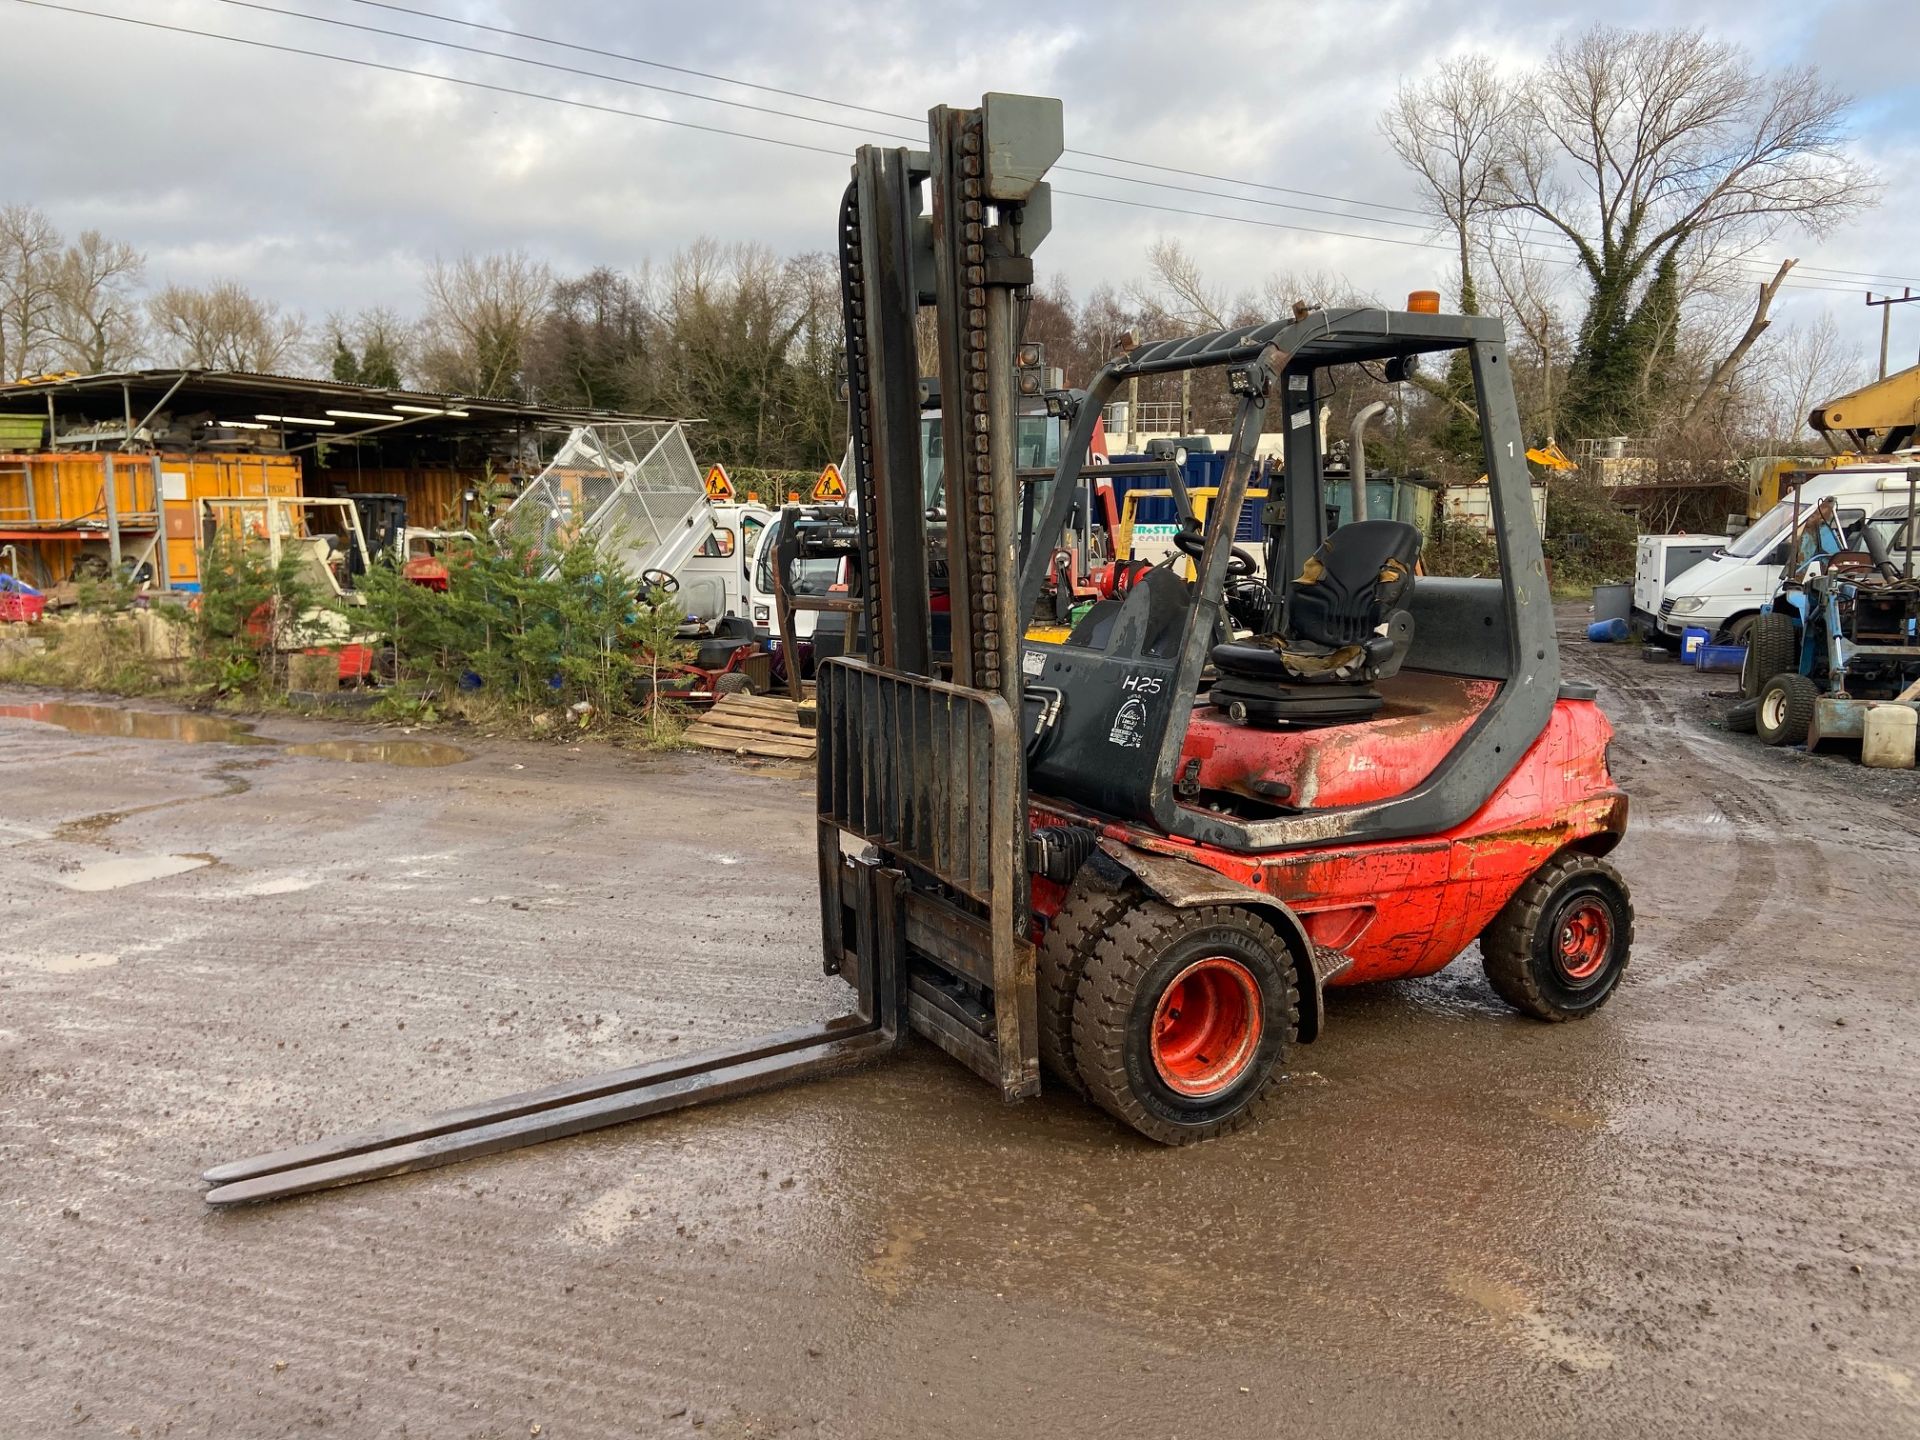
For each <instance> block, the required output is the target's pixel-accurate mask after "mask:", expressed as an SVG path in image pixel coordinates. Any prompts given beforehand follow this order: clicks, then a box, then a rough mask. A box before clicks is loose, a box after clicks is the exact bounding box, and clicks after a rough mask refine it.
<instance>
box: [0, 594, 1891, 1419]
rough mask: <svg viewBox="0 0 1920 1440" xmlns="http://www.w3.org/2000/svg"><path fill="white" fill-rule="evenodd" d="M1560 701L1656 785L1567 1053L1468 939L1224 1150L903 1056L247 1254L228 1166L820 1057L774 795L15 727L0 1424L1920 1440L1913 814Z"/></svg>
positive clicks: (527, 1158)
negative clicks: (757, 1048) (584, 1089)
mask: <svg viewBox="0 0 1920 1440" xmlns="http://www.w3.org/2000/svg"><path fill="white" fill-rule="evenodd" d="M1580 619H1581V617H1580V616H1578V615H1576V614H1575V613H1573V612H1572V611H1568V612H1567V614H1565V615H1564V616H1563V625H1564V626H1565V627H1566V629H1567V633H1568V634H1569V636H1571V634H1572V633H1573V628H1572V627H1574V626H1575V625H1577V624H1578V622H1579V620H1580ZM1566 663H1567V668H1568V670H1569V671H1570V672H1571V673H1573V674H1576V675H1587V676H1589V677H1592V678H1594V679H1597V680H1598V681H1599V683H1600V685H1601V687H1602V702H1603V704H1604V705H1605V707H1606V709H1607V711H1608V713H1609V714H1610V715H1611V716H1612V717H1613V720H1614V723H1615V724H1616V726H1618V727H1619V739H1618V742H1617V745H1616V749H1615V758H1616V764H1617V767H1618V769H1619V772H1620V774H1621V776H1622V778H1623V780H1624V781H1625V783H1626V785H1627V787H1628V789H1629V790H1630V792H1631V793H1632V795H1633V798H1634V815H1633V825H1632V831H1631V834H1630V836H1629V838H1628V840H1627V842H1626V844H1625V845H1624V846H1623V847H1622V849H1621V850H1620V851H1619V853H1618V860H1619V863H1620V865H1621V866H1622V868H1623V869H1624V870H1625V872H1626V874H1627V876H1628V878H1629V880H1630V881H1631V883H1632V885H1633V887H1634V892H1635V898H1636V901H1637V903H1638V908H1639V917H1640V918H1639V938H1638V944H1637V947H1636V951H1635V962H1634V968H1633V971H1632V973H1631V975H1630V977H1629V980H1628V982H1627V984H1626V985H1625V987H1624V988H1623V990H1622V991H1621V992H1620V994H1619V995H1618V996H1617V997H1616V999H1615V1001H1614V1002H1613V1003H1612V1005H1611V1006H1610V1007H1609V1008H1608V1009H1607V1010H1605V1011H1604V1012H1603V1013H1602V1014H1601V1015H1599V1016H1598V1017H1597V1018H1595V1019H1593V1020H1591V1021H1589V1022H1586V1023H1583V1024H1577V1025H1571V1026H1565V1027H1558V1028H1554V1027H1547V1026H1543V1025H1540V1024H1537V1023H1534V1022H1530V1021H1526V1020H1521V1019H1518V1018H1515V1017H1514V1016H1512V1015H1510V1014H1509V1013H1507V1012H1505V1011H1504V1010H1503V1009H1502V1008H1501V1006H1500V1005H1499V1004H1498V1003H1497V1002H1496V1001H1495V999H1494V997H1493V996H1492V994H1491V993H1490V992H1489V991H1488V989H1487V987H1486V985H1485V984H1484V982H1483V981H1482V979H1481V977H1480V973H1479V968H1478V965H1477V963H1476V961H1475V959H1474V958H1473V956H1472V955H1471V954H1469V955H1468V956H1466V957H1463V958H1462V960H1461V961H1460V962H1459V963H1457V964H1456V965H1455V966H1453V967H1452V968H1450V969H1449V970H1448V971H1446V972H1444V973H1442V974H1441V975H1439V976H1437V977H1434V978H1433V979H1430V980H1426V981H1421V982H1415V983H1404V984H1396V985H1388V986H1382V987H1377V988H1372V989H1367V990H1360V991H1347V992H1342V993H1339V994H1337V995H1335V996H1334V998H1333V999H1332V1002H1331V1007H1330V1008H1331V1017H1330V1024H1329V1033H1328V1035H1327V1037H1326V1038H1325V1039H1324V1040H1323V1041H1321V1042H1320V1043H1319V1044H1317V1045H1315V1046H1313V1047H1311V1048H1310V1049H1308V1050H1305V1051H1303V1052H1302V1053H1301V1054H1300V1055H1299V1057H1298V1059H1297V1063H1296V1065H1295V1067H1294V1069H1293V1073H1292V1075H1291V1077H1290V1081H1289V1083H1290V1085H1291V1087H1292V1090H1293V1093H1292V1095H1291V1096H1290V1098H1289V1101H1288V1103H1287V1104H1286V1105H1285V1106H1284V1107H1283V1109H1282V1111H1281V1113H1280V1114H1279V1115H1278V1117H1277V1118H1276V1119H1275V1120H1274V1121H1272V1122H1271V1123H1269V1124H1267V1125H1265V1126H1264V1127H1262V1128H1260V1129H1258V1130H1257V1131H1255V1132H1252V1133H1250V1134H1246V1135H1242V1136H1239V1137H1236V1138H1233V1139H1231V1140H1228V1141H1225V1142H1222V1143H1219V1144H1216V1145H1210V1146H1203V1147H1200V1148H1198V1149H1193V1150H1186V1151H1179V1152H1172V1151H1162V1150H1157V1149H1155V1148H1152V1147H1150V1146H1148V1145H1146V1144H1144V1143H1142V1142H1140V1141H1138V1140H1136V1139H1134V1138H1133V1137H1132V1136H1131V1135H1129V1134H1127V1133H1124V1132H1122V1131H1121V1130H1119V1129H1118V1128H1117V1127H1116V1126H1115V1125H1114V1124H1112V1123H1111V1122H1109V1121H1108V1120H1106V1119H1104V1118H1103V1117H1101V1116H1100V1115H1098V1114H1096V1113H1094V1112H1093V1111H1091V1110H1089V1109H1088V1108H1086V1107H1085V1106H1083V1105H1081V1104H1080V1103H1078V1102H1076V1101H1075V1100H1073V1099H1072V1098H1071V1097H1068V1096H1064V1095H1052V1094H1050V1095H1048V1096H1046V1097H1044V1098H1043V1099H1041V1100H1039V1101H1036V1102H1033V1103H1029V1104H1026V1105H1021V1106H1017V1107H1012V1108H1008V1107H1004V1106H1002V1105H1001V1104H1000V1102H999V1101H998V1100H997V1099H995V1098H993V1097H992V1096H991V1095H989V1093H988V1092H987V1091H986V1090H985V1088H984V1087H982V1086H981V1085H979V1084H978V1083H977V1082H975V1081H973V1080H972V1079H971V1078H970V1077H968V1076H967V1075H966V1074H964V1073H963V1072H962V1071H961V1070H960V1069H959V1068H957V1067H956V1066H955V1065H954V1064H952V1063H951V1062H949V1061H947V1060H945V1059H943V1058H942V1057H940V1056H939V1055H938V1054H936V1053H932V1052H930V1051H928V1050H926V1049H924V1048H922V1049H919V1050H916V1051H915V1052H914V1053H913V1054H912V1055H910V1056H909V1058H907V1059H905V1060H904V1061H900V1062H896V1063H893V1064H891V1065H889V1066H887V1067H885V1068H881V1069H877V1070H873V1071H869V1072H866V1073H863V1074H861V1075H858V1076H856V1077H853V1078H850V1079H842V1080H838V1081H833V1082H829V1083H826V1084H822V1085H818V1086H815V1087H813V1088H810V1089H797V1090H787V1091H783V1092H777V1093H773V1094H769V1095H765V1096H760V1097H756V1098H752V1099H748V1100H743V1101H739V1102H735V1103H732V1104H728V1105H724V1106H720V1107H716V1108H711V1109H707V1110H704V1111H695V1112H690V1113H685V1114H680V1115H675V1116H670V1117H666V1118H664V1119H660V1120H655V1121H651V1122H645V1123H641V1124H638V1125H633V1126H629V1127H626V1128H624V1129H619V1130H614V1131H608V1132H603V1133H600V1134H596V1135H591V1136H586V1137H582V1138H579V1139H575V1140H570V1141H564V1142H560V1143H557V1144H552V1145H548V1146H544V1147H541V1148H539V1149H535V1150H529V1151H522V1152H519V1153H515V1154H510V1155H505V1156H497V1157H494V1158H491V1159H488V1160H483V1161H479V1162H475V1163H471V1164H467V1165H464V1166H459V1167H455V1168H451V1169H445V1170H439V1171H434V1172H431V1173H427V1174H423V1175H416V1176H411V1177H407V1178H405V1179H400V1180H393V1181H386V1182H382V1183H380V1184H376V1185H368V1186H362V1187H359V1188H357V1189H352V1190H343V1191H335V1192H331V1193H326V1194H321V1195H317V1196H310V1197H306V1198H303V1199H299V1200H295V1201H292V1202H289V1203H285V1204H281V1205H278V1206H273V1207H267V1208H257V1209H251V1210H241V1211H236V1212H231V1213H210V1212H208V1211H207V1210H206V1209H205V1207H204V1206H203V1205H202V1202H201V1201H200V1199H199V1186H198V1184H197V1181H196V1176H197V1175H198V1172H199V1171H200V1170H201V1169H202V1168H203V1167H205V1166H206V1165H208V1164H210V1163H213V1162H216V1161H219V1160H224V1159H230V1158H234V1157H235V1156H238V1155H240V1154H245V1153H252V1152H253V1151H256V1150H259V1149H264V1148H268V1147H270V1146H273V1145H278V1144H281V1143H285V1142H290V1141H294V1140H298V1139H303V1138H310V1137H313V1136H315V1135H316V1134H319V1133H324V1132H332V1131H336V1130H340V1129H343V1128H348V1127H354V1126H360V1125H364V1124H367V1123H369V1122H373V1121H376V1120H379V1119H382V1118H385V1117H390V1116H393V1115H395V1114H396V1113H398V1112H415V1111H420V1110H424V1109H432V1108H438V1107H440V1106H442V1105H444V1104H448V1103H452V1102H454V1101H458V1100H462V1099H468V1098H475V1097H481V1096H485V1095H488V1094H492V1093H497V1092H501V1091H505V1090H509V1089H517V1088H521V1087H524V1086H526V1085H528V1084H530V1083H533V1082H536V1081H541V1080H546V1079H555V1078H560V1077H565V1076H569V1075H574V1074H578V1073H582V1072H586V1071H591V1070H596V1069H606V1068H612V1067H614V1066H618V1065H621V1064H625V1063H629V1062H632V1061H635V1060H638V1059H641V1058H646V1057H656V1056H666V1055H672V1054H675V1053H679V1052H683V1051H685V1050H687V1049H689V1048H692V1047H697V1046H704V1045H707V1044H710V1043H713V1042H716V1041H720V1040H724V1039H730V1038H735V1037H739V1036H742V1035H747V1034H751V1033H753V1032H757V1031H764V1030H770V1029H773V1028H776V1027H779V1026H784V1025H788V1024H792V1023H794V1022H797V1021H803V1020H807V1019H810V1018H814V1017H820V1016H825V1015H828V1014H830V1013H834V1012H835V1011H836V1010H837V1009H838V1008H840V1007H841V1006H842V1005H843V1003H844V999H845V993H844V991H843V989H842V987H841V986H840V985H839V982H837V981H834V980H829V979H827V978H825V977H823V976H821V975H820V973H819V968H818V964H817V960H816V939H815V927H816V925H817V920H816V918H815V917H816V914H817V912H816V910H815V908H814V899H813V887H814V878H813V857H812V850H811V824H810V820H809V792H808V787H807V786H806V784H805V783H804V782H803V781H801V780H800V779H798V778H796V777H795V776H793V775H791V774H787V775H784V776H783V775H767V774H760V773H754V772H750V771H747V770H743V769H740V768H737V767H735V766H732V765H730V764H727V763H725V762H719V761H712V760H707V759H702V758H693V757H670V758H663V759H647V758H636V757H634V756H631V755H625V754H620V753H615V752H609V751H607V750H603V749H598V748H595V747H590V746H589V747H583V748H581V749H579V750H569V749H566V748H562V747H558V746H528V745H517V744H507V743H501V742H489V741H476V742H468V741H464V740H460V739H459V737H457V736H456V737H453V738H454V739H455V740H456V741H458V743H461V744H463V745H465V746H466V748H467V749H469V750H470V751H471V758H470V759H467V760H465V761H464V762H462V763H458V764H453V765H447V766H442V767H410V766H400V765H394V764H389V763H382V762H381V760H380V759H379V758H378V757H367V758H363V759H362V760H361V761H360V762H358V763H355V762H352V761H350V760H342V759H341V758H338V757H337V756H329V755H328V754H326V753H324V752H323V753H319V754H295V753H293V752H292V751H291V750H290V748H289V747H288V745H284V744H278V745H247V746H236V745H232V744H224V743H205V742H203V743H182V742H178V741H168V740H160V739H144V738H119V737H115V736H102V735H85V734H74V733H69V732H68V731H65V730H62V729H58V728H54V727H52V726H49V725H46V724H41V723H34V722H32V721H30V720H21V719H10V720H4V719H0V1396H5V1397H6V1399H5V1402H4V1403H3V1404H0V1436H6V1437H12V1436H22V1437H25V1436H35V1437H38V1436H44V1435H54V1434H59V1435H69V1434H70V1435H80V1436H92V1435H98V1436H130V1435H131V1436H142V1437H154V1436H239V1437H266V1436H279V1435H293V1434H308V1433H314V1432H319V1433H337V1434H347V1435H355V1436H398V1435H410V1436H433V1437H441V1436H449V1437H470V1436H471V1437H482V1436H487V1437H523V1436H536V1435H537V1436H543V1437H552V1440H574V1437H593V1436H609V1437H611V1436H633V1435H644V1436H653V1435H665V1436H678V1435H692V1434H701V1435H705V1436H748V1435H754V1436H761V1435H798V1436H812V1435H821V1436H848V1437H868V1436H875V1437H878V1436H901V1435H914V1436H981V1435H1002V1434H1005V1435H1034V1434H1043V1435H1061V1436H1079V1435H1102V1436H1105V1435H1116V1434H1125V1435H1129V1436H1133V1435H1139V1436H1190V1437H1198V1436H1215V1437H1221V1436H1232V1437H1240V1436H1247V1437H1256V1436H1258V1437H1264V1436H1271V1435H1279V1434H1321V1435H1335V1436H1380V1435H1426V1434H1443V1435H1444V1434H1462V1435H1471V1436H1475V1437H1486V1436H1535V1435H1553V1436H1575V1435H1577V1436H1587V1435H1592V1436H1608V1437H1613V1436H1621V1435H1653V1434H1659V1435H1670V1434H1687V1435H1722V1434H1724V1435H1739V1436H1755V1435H1767V1436H1793V1437H1808V1436H1836V1437H1838V1436H1846V1437H1869V1436H1895V1435H1913V1434H1915V1433H1916V1432H1920V1383H1917V1380H1920V1254H1917V1253H1916V1251H1917V1250H1920V1201H1916V1195H1920V1142H1917V1141H1916V1122H1915V1119H1914V1109H1915V1099H1916V1095H1917V1094H1920V1083H1917V1081H1920V977H1916V975H1915V963H1916V961H1915V955H1914V951H1915V946H1914V939H1913V937H1914V926H1915V911H1914V906H1915V895H1916V891H1920V884H1917V883H1916V876H1917V875H1920V784H1916V783H1915V782H1914V777H1911V776H1897V777H1890V776H1875V777H1863V775H1862V773H1861V772H1860V771H1859V770H1858V768H1857V767H1856V766H1854V765H1853V764H1852V763H1851V762H1849V761H1827V760H1819V759H1808V758H1806V757H1802V756H1795V755H1783V754H1780V753H1775V752H1766V751H1763V750H1761V749H1760V748H1758V747H1757V746H1756V745H1755V743H1754V742H1753V741H1752V740H1751V739H1747V738H1740V737H1732V736H1727V735H1725V734H1723V733H1721V732H1719V731H1718V730H1716V729H1715V728H1714V727H1713V724H1712V719H1713V716H1714V715H1715V714H1716V713H1717V709H1716V707H1715V706H1714V705H1713V704H1711V703H1709V702H1708V701H1707V700H1705V699H1703V698H1702V697H1703V696H1704V695H1706V694H1707V693H1708V692H1710V691H1712V690H1713V689H1716V688H1726V687H1727V685H1728V683H1729V682H1728V680H1727V679H1726V678H1725V677H1713V676H1696V675H1694V674H1693V673H1692V672H1691V671H1688V670H1683V669H1681V668H1679V667H1677V666H1672V665H1668V666H1652V665H1645V664H1643V663H1642V662H1641V661H1640V660H1639V658H1638V653H1637V651H1632V650H1628V649H1625V648H1603V647H1594V646H1588V645H1586V644H1584V643H1572V642H1570V643H1569V644H1568V645H1567V646H1566ZM43 698H45V697H31V696H24V695H20V694H13V695H0V703H5V702H7V701H16V702H17V701H23V700H31V699H43ZM261 729H262V733H263V734H264V735H266V736H269V737H273V738H277V739H280V740H283V741H290V742H311V741H314V740H324V739H327V738H331V737H338V736H350V737H351V736H358V737H359V738H365V732H363V731H361V732H350V731H348V730H346V729H345V728H344V727H332V728H329V727H324V726H317V725H313V724H303V723H298V722H290V721H277V722H269V723H266V724H264V725H263V726H262V727H261ZM443 738H444V737H443ZM391 758H408V757H405V756H400V757H391ZM414 758H417V757H414ZM440 758H445V757H440ZM179 857H184V858H179Z"/></svg>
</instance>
